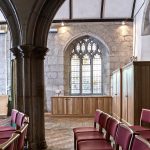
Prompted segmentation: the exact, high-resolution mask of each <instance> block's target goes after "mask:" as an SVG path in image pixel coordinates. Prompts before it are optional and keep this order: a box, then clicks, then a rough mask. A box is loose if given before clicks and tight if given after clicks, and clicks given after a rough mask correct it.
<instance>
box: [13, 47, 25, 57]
mask: <svg viewBox="0 0 150 150" xmlns="http://www.w3.org/2000/svg"><path fill="white" fill-rule="evenodd" d="M10 51H11V52H12V53H13V55H14V56H15V57H16V58H21V57H22V52H21V50H20V49H19V48H18V47H13V48H11V49H10Z"/></svg>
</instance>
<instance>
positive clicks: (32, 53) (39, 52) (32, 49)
mask: <svg viewBox="0 0 150 150" xmlns="http://www.w3.org/2000/svg"><path fill="white" fill-rule="evenodd" d="M19 49H20V50H21V52H22V54H23V57H27V58H29V57H33V58H39V59H44V56H45V55H46V52H47V51H48V48H46V47H37V46H34V45H20V46H19Z"/></svg>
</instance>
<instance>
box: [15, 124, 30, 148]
mask: <svg viewBox="0 0 150 150" xmlns="http://www.w3.org/2000/svg"><path fill="white" fill-rule="evenodd" d="M28 125H29V123H28V122H25V123H24V125H23V127H21V128H20V130H17V131H16V132H17V133H19V134H20V137H19V139H18V146H17V148H18V149H17V150H22V149H23V148H24V141H25V137H26V135H27V129H28Z"/></svg>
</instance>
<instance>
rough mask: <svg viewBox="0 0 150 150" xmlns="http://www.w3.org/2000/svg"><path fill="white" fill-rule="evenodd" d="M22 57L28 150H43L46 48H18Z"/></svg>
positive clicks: (25, 46)
mask: <svg viewBox="0 0 150 150" xmlns="http://www.w3.org/2000/svg"><path fill="white" fill-rule="evenodd" d="M20 49H21V50H22V53H23V57H24V72H23V73H24V99H25V112H26V114H27V115H28V116H29V117H30V124H29V130H28V131H29V132H28V138H29V149H33V150H37V149H39V150H40V149H45V148H46V147H47V145H46V141H45V123H44V56H45V54H46V52H47V50H48V49H47V48H42V47H34V46H32V45H22V46H20Z"/></svg>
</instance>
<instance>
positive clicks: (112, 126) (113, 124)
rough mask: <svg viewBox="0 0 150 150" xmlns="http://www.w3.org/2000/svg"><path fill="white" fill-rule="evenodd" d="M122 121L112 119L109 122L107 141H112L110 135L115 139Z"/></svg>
mask: <svg viewBox="0 0 150 150" xmlns="http://www.w3.org/2000/svg"><path fill="white" fill-rule="evenodd" d="M119 123H120V121H118V120H117V119H115V118H113V117H110V118H108V121H107V127H106V139H107V140H108V141H109V140H110V135H111V136H112V137H113V138H114V139H115V135H116V131H117V128H118V125H119Z"/></svg>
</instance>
